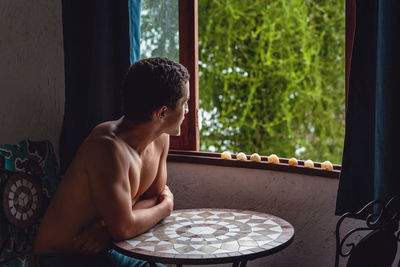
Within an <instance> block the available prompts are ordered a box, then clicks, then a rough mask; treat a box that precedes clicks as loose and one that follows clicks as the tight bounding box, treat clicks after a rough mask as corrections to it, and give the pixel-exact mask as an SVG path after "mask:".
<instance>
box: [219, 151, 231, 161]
mask: <svg viewBox="0 0 400 267" xmlns="http://www.w3.org/2000/svg"><path fill="white" fill-rule="evenodd" d="M221 159H232V155H231V153H230V152H229V151H224V152H222V153H221Z"/></svg>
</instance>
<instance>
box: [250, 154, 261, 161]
mask: <svg viewBox="0 0 400 267" xmlns="http://www.w3.org/2000/svg"><path fill="white" fill-rule="evenodd" d="M250 160H251V161H254V162H260V161H261V157H260V155H258V154H257V153H253V154H251V156H250Z"/></svg>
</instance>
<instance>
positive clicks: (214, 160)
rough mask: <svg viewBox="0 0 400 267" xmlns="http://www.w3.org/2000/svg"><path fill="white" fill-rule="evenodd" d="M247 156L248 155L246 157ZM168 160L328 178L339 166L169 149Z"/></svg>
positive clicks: (338, 172) (337, 176)
mask: <svg viewBox="0 0 400 267" xmlns="http://www.w3.org/2000/svg"><path fill="white" fill-rule="evenodd" d="M248 158H249V157H248ZM167 160H168V161H170V162H186V163H196V164H207V165H217V166H227V167H238V168H249V169H264V170H271V171H281V172H290V173H299V174H305V175H311V176H322V177H328V178H336V179H338V178H339V175H340V170H341V166H340V165H333V171H326V170H322V169H321V163H319V162H314V168H305V167H304V161H303V160H298V163H299V165H297V166H290V165H289V164H288V161H289V159H286V158H279V161H280V163H279V164H271V163H267V157H266V156H261V162H252V161H250V160H247V161H239V160H236V155H235V154H233V155H232V159H231V160H226V159H221V154H220V153H212V152H199V151H184V150H170V151H169V153H168V158H167Z"/></svg>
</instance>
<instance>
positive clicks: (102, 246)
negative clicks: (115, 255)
mask: <svg viewBox="0 0 400 267" xmlns="http://www.w3.org/2000/svg"><path fill="white" fill-rule="evenodd" d="M110 245H111V236H110V234H109V233H108V231H107V228H106V226H105V225H104V223H103V221H100V222H97V223H95V224H93V225H90V226H88V227H86V228H85V229H84V230H83V231H82V233H80V234H79V235H78V236H76V237H75V238H74V239H73V244H72V246H73V249H74V250H76V251H78V252H79V253H84V254H93V253H99V252H103V251H105V250H107V249H109V247H110Z"/></svg>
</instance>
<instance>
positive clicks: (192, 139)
mask: <svg viewBox="0 0 400 267" xmlns="http://www.w3.org/2000/svg"><path fill="white" fill-rule="evenodd" d="M197 8H198V2H197V0H179V61H180V63H181V64H182V65H184V66H185V67H186V68H187V69H188V71H189V73H190V80H189V85H190V100H189V103H188V104H189V113H188V114H187V115H186V118H185V120H184V121H183V122H182V126H181V135H180V136H171V137H170V149H177V150H188V151H199V149H200V132H199V123H198V119H197V118H198V115H197V114H198V111H199V77H198V70H199V67H198V60H199V52H198V12H197Z"/></svg>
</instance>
